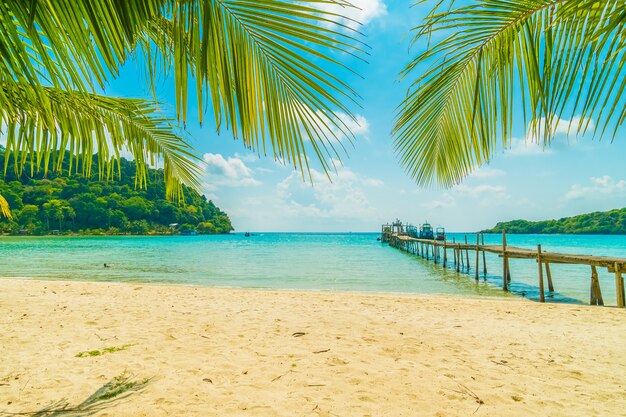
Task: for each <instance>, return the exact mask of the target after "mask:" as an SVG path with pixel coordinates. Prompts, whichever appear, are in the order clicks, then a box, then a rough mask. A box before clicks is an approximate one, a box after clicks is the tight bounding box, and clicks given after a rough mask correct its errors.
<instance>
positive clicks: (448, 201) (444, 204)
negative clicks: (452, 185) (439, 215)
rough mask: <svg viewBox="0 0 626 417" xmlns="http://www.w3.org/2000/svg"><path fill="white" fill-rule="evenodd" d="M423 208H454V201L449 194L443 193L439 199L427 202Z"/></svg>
mask: <svg viewBox="0 0 626 417" xmlns="http://www.w3.org/2000/svg"><path fill="white" fill-rule="evenodd" d="M425 206H426V207H428V208H431V209H443V208H449V207H454V206H456V200H455V198H454V197H452V196H451V195H450V193H443V195H442V196H441V197H440V198H437V199H435V200H432V201H429V202H427V203H426V204H425Z"/></svg>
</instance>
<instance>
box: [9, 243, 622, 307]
mask: <svg viewBox="0 0 626 417" xmlns="http://www.w3.org/2000/svg"><path fill="white" fill-rule="evenodd" d="M378 236H379V235H378V234H377V233H340V234H337V233H316V234H312V233H259V234H255V235H253V236H250V237H245V236H244V235H243V234H231V235H220V236H137V237H134V236H133V237H130V236H121V237H114V236H102V237H100V236H98V237H2V238H0V276H1V277H21V278H36V279H52V280H54V279H60V280H81V281H123V282H156V283H172V284H187V285H206V286H215V287H244V288H280V289H297V290H331V291H357V292H390V293H396V292H398V293H417V294H451V295H466V296H475V295H480V296H503V295H505V296H522V297H528V298H531V299H536V298H537V297H538V278H537V276H538V271H537V264H536V262H533V261H532V260H510V267H511V274H512V282H511V284H510V289H511V293H510V294H508V293H504V292H503V291H502V289H501V288H500V286H501V284H502V276H501V274H502V261H501V259H499V258H498V257H497V256H495V255H490V254H487V269H488V273H487V275H486V276H483V274H482V257H481V267H480V280H479V282H476V281H475V280H474V270H473V269H470V270H469V275H468V273H467V272H468V271H467V270H466V271H465V272H461V273H457V272H456V271H454V270H453V269H452V265H451V264H450V266H449V268H448V269H444V268H442V267H441V265H435V264H434V263H433V262H432V261H426V260H424V259H422V258H420V257H417V256H414V255H410V254H407V253H405V252H402V251H400V250H398V249H395V248H391V247H389V246H388V245H386V244H382V243H380V242H378V241H377V240H376V238H377V237H378ZM467 236H468V239H469V241H470V242H471V243H474V242H475V239H476V238H475V235H471V234H468V235H467ZM453 237H454V238H456V239H457V241H459V240H461V239H463V238H464V234H458V233H456V234H455V233H450V234H448V238H449V239H450V240H451V239H452V238H453ZM500 239H501V237H500V236H499V235H485V243H487V244H500ZM507 243H508V245H510V246H518V247H527V248H536V245H537V244H538V243H541V244H542V250H544V251H553V252H565V253H578V254H593V255H607V256H609V255H610V256H618V257H626V236H580V235H509V236H507ZM449 256H450V259H451V258H452V253H451V252H449ZM105 263H107V264H113V267H111V268H104V267H103V265H104V264H105ZM470 263H471V264H472V265H473V264H474V263H475V256H474V255H473V254H472V253H471V252H470ZM551 271H552V278H553V282H554V286H555V293H553V294H549V295H548V297H550V299H551V300H552V301H558V302H569V303H588V302H589V288H590V277H591V271H590V268H589V267H588V266H576V265H551ZM598 272H599V276H600V285H601V288H602V293H603V296H604V300H605V303H606V304H613V305H614V304H615V278H614V275H613V274H609V273H608V272H607V271H606V270H605V269H599V270H598ZM546 287H547V284H546Z"/></svg>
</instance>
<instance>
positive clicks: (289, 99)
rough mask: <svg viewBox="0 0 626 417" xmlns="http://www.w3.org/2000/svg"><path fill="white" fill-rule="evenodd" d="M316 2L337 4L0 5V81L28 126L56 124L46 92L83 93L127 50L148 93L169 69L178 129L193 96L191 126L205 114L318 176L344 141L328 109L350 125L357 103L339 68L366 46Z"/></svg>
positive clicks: (4, 101) (224, 0)
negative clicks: (19, 97) (313, 168)
mask: <svg viewBox="0 0 626 417" xmlns="http://www.w3.org/2000/svg"><path fill="white" fill-rule="evenodd" d="M324 3H341V4H345V5H346V6H347V3H344V2H343V1H332V0H307V1H298V2H295V1H287V0H260V1H236V0H211V1H191V0H188V1H183V0H128V1H124V2H118V1H113V0H98V1H93V0H45V1H23V0H7V1H4V2H2V4H0V29H2V35H1V36H0V55H1V56H2V59H0V83H1V84H2V85H8V86H13V87H15V86H22V87H25V86H28V87H29V88H30V89H31V91H30V92H29V93H28V95H29V97H31V98H32V97H36V100H31V102H29V105H30V106H39V111H38V112H37V117H38V118H41V119H43V120H45V126H53V125H59V124H60V123H59V121H57V120H56V119H55V118H54V117H55V114H54V110H53V107H54V105H55V104H54V103H51V102H50V101H49V100H50V99H51V94H50V90H49V89H48V88H49V87H54V88H57V89H62V90H67V91H75V92H77V93H84V94H93V93H94V92H96V91H97V88H100V87H104V86H106V83H107V82H108V81H110V80H111V79H113V78H114V77H116V76H117V75H118V73H119V70H120V68H121V66H122V65H123V64H124V63H125V62H126V61H127V60H128V59H129V58H131V57H132V56H133V54H137V53H138V54H139V58H140V62H145V63H146V65H147V71H146V74H147V76H148V81H149V83H150V85H152V86H155V85H156V83H157V81H159V75H160V74H161V70H162V69H167V70H170V71H171V74H172V75H173V78H174V82H175V87H176V88H175V91H176V109H177V115H178V119H179V121H180V122H182V123H185V122H186V116H187V109H188V101H189V97H188V91H189V89H190V88H193V87H195V92H196V94H195V97H196V98H197V100H198V104H199V105H198V109H199V113H198V114H199V117H200V119H202V116H203V113H204V112H205V111H206V110H207V109H209V108H210V109H211V110H212V111H213V112H214V114H215V120H216V124H217V126H218V130H219V129H220V128H222V127H225V128H228V129H231V130H232V132H233V135H234V137H235V138H241V139H242V140H243V143H244V145H245V146H246V147H248V148H250V149H254V150H257V151H258V152H259V153H261V152H262V153H263V154H267V153H268V151H267V150H268V148H271V149H272V151H271V152H272V154H273V156H274V157H275V158H277V159H281V160H288V161H290V162H291V163H293V165H294V166H295V167H298V168H301V169H303V170H304V169H305V167H306V166H308V165H307V163H306V151H307V150H308V151H309V152H313V153H314V154H315V155H316V156H318V159H319V160H320V162H321V164H322V166H323V167H324V168H325V169H326V168H327V166H328V162H327V161H328V159H327V157H328V156H329V155H330V156H334V157H339V156H340V155H339V151H340V150H343V149H341V148H342V147H343V146H344V145H343V144H342V142H341V141H338V140H337V139H338V137H337V136H343V135H346V136H350V132H349V130H348V129H347V127H346V126H345V124H344V123H342V121H341V119H340V117H338V116H337V115H336V112H338V111H340V112H343V113H346V114H348V115H350V116H352V114H351V112H350V110H349V106H350V105H351V104H353V103H354V102H355V101H356V100H358V96H357V95H356V93H355V92H354V91H353V90H352V89H351V88H350V87H349V86H348V85H347V84H346V83H345V82H343V81H342V79H341V77H340V76H339V75H338V74H337V71H341V70H345V71H349V69H348V68H347V67H346V66H345V65H344V64H343V63H342V59H343V58H344V57H345V56H350V55H357V56H358V57H361V56H363V54H364V53H365V49H364V46H363V44H362V43H361V42H360V41H359V40H358V39H357V37H358V36H359V35H358V34H356V32H350V31H349V30H348V29H347V28H346V27H345V26H342V25H340V24H337V23H335V21H339V20H340V16H338V15H335V14H332V13H327V12H323V11H321V10H320V5H323V4H324ZM142 59H143V60H145V61H141V60H142ZM14 90H15V88H13V91H14ZM118 104H121V102H118ZM11 106H14V107H15V105H14V104H13V103H12V102H11V99H10V97H9V96H8V95H5V94H4V93H3V92H0V108H9V109H10V112H11V113H18V112H19V106H17V108H15V109H11ZM118 110H121V108H119V107H118ZM131 112H132V110H131ZM151 117H152V116H151ZM157 122H159V121H158V120H157ZM37 123H38V124H39V125H42V126H44V124H42V122H40V121H38V122H37ZM86 123H87V124H90V123H92V122H90V121H87V122H86ZM157 124H158V123H157ZM15 126H17V127H18V128H19V129H22V127H21V126H22V125H21V124H19V123H17V122H16V124H15ZM336 132H339V133H336ZM27 133H28V132H27ZM32 143H33V144H34V145H35V146H37V145H38V144H39V143H42V144H46V143H47V142H45V141H43V142H39V141H36V140H32ZM104 146H106V145H105V144H104V143H103V147H104ZM181 146H183V147H184V145H181ZM40 150H41V151H49V150H51V149H49V148H42V149H40ZM15 151H16V152H21V151H22V149H15ZM110 153H113V152H110ZM173 173H174V172H173Z"/></svg>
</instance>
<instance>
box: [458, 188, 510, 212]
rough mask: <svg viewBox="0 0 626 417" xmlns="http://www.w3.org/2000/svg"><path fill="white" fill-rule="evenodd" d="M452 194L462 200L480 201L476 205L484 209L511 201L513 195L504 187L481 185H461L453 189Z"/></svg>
mask: <svg viewBox="0 0 626 417" xmlns="http://www.w3.org/2000/svg"><path fill="white" fill-rule="evenodd" d="M451 194H452V195H456V196H458V197H461V198H472V199H476V200H478V201H477V202H476V203H477V204H478V205H479V206H484V207H492V206H496V205H501V204H503V203H505V202H507V201H508V200H510V199H511V195H510V194H509V193H508V191H507V188H506V187H505V186H503V185H490V184H479V185H475V186H470V185H467V184H460V185H457V186H456V187H454V188H453V189H452V193H451Z"/></svg>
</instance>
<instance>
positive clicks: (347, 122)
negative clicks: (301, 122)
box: [316, 110, 370, 141]
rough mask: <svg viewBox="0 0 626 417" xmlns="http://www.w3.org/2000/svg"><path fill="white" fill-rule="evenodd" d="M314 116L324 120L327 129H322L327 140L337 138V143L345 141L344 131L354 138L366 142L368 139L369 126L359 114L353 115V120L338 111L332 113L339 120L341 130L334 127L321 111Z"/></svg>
mask: <svg viewBox="0 0 626 417" xmlns="http://www.w3.org/2000/svg"><path fill="white" fill-rule="evenodd" d="M316 114H317V116H318V117H319V118H320V119H321V120H324V121H325V123H326V125H327V126H328V129H326V128H324V127H322V129H323V130H324V133H326V135H327V136H328V138H329V139H332V138H333V137H334V138H337V140H339V141H342V140H344V139H346V135H345V134H344V132H345V131H346V130H347V131H349V132H352V134H353V135H354V136H355V137H363V138H364V139H366V140H368V139H369V138H368V136H367V135H368V134H369V131H370V124H369V122H368V121H367V119H366V118H365V117H364V116H361V115H360V114H355V115H354V118H352V117H350V116H348V115H347V114H346V113H343V112H340V111H337V112H334V115H335V117H336V118H337V119H339V125H340V127H341V129H340V128H339V127H337V126H335V125H334V124H333V123H332V122H331V121H330V119H329V118H328V117H327V115H326V114H325V113H324V112H322V111H321V110H318V111H317V112H316Z"/></svg>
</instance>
